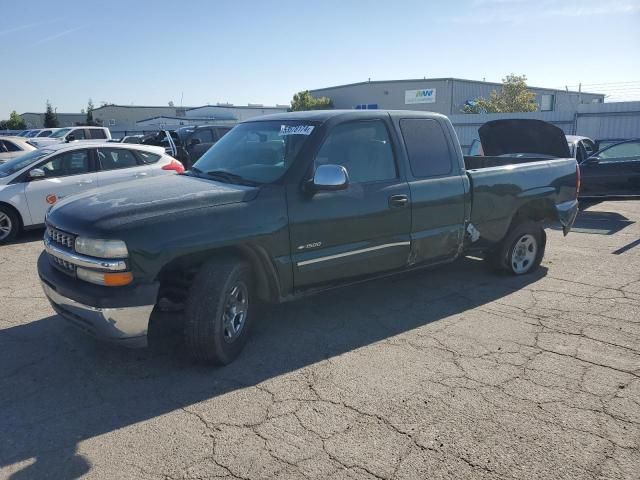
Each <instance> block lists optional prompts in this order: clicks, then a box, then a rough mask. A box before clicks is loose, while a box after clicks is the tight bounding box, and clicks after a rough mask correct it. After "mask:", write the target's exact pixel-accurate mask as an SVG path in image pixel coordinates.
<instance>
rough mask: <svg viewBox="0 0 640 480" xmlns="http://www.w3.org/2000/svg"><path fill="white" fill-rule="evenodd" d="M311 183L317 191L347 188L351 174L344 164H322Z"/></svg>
mask: <svg viewBox="0 0 640 480" xmlns="http://www.w3.org/2000/svg"><path fill="white" fill-rule="evenodd" d="M310 183H311V186H312V188H313V190H314V191H316V192H319V191H322V190H325V191H334V190H345V189H346V188H347V187H348V186H349V174H348V173H347V169H346V168H344V167H343V166H342V165H320V166H319V167H318V168H316V171H315V172H314V174H313V180H312V181H311V182H310Z"/></svg>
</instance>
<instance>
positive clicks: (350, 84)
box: [309, 77, 604, 96]
mask: <svg viewBox="0 0 640 480" xmlns="http://www.w3.org/2000/svg"><path fill="white" fill-rule="evenodd" d="M444 81H451V82H465V83H477V84H481V85H495V86H497V87H501V86H503V84H502V83H497V82H483V81H482V80H468V79H466V78H455V77H445V78H410V79H403V80H368V81H366V82H355V83H346V84H344V85H336V86H333V87H323V88H314V89H310V90H309V91H310V92H322V91H324V90H333V89H335V88H344V87H355V86H359V85H375V84H382V83H411V82H412V83H415V82H444ZM527 88H529V89H534V90H545V91H549V92H566V93H582V94H583V95H603V96H604V93H592V92H576V91H574V90H565V89H562V88H546V87H534V86H532V85H527Z"/></svg>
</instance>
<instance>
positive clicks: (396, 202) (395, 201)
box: [389, 195, 409, 208]
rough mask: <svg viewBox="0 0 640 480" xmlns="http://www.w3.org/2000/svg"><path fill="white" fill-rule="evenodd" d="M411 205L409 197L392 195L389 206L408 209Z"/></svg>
mask: <svg viewBox="0 0 640 480" xmlns="http://www.w3.org/2000/svg"><path fill="white" fill-rule="evenodd" d="M407 205H409V197H408V196H407V195H391V196H390V197H389V206H390V207H391V208H399V207H406V206H407Z"/></svg>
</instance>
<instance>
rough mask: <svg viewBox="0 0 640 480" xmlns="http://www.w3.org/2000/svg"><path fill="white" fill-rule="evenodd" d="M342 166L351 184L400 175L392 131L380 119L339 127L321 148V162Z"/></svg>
mask: <svg viewBox="0 0 640 480" xmlns="http://www.w3.org/2000/svg"><path fill="white" fill-rule="evenodd" d="M328 164H332V165H342V166H343V167H344V168H346V170H347V172H348V174H349V180H350V181H351V182H352V183H367V182H377V181H382V180H391V179H394V178H397V176H398V172H397V170H396V163H395V159H394V156H393V149H392V148H391V141H390V140H389V132H388V131H387V127H386V126H385V124H384V122H383V121H381V120H363V121H357V122H348V123H343V124H341V125H338V126H336V127H335V128H334V129H333V130H331V132H330V133H329V135H328V136H327V138H326V139H325V141H324V143H323V144H322V147H320V150H319V151H318V154H317V155H316V159H315V165H316V167H317V166H319V165H328Z"/></svg>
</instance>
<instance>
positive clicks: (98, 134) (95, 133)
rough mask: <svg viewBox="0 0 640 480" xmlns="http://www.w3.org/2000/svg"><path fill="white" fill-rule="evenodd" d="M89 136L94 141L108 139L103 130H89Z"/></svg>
mask: <svg viewBox="0 0 640 480" xmlns="http://www.w3.org/2000/svg"><path fill="white" fill-rule="evenodd" d="M89 135H90V136H91V138H93V139H102V138H107V135H106V134H105V133H104V130H102V129H101V128H91V129H89Z"/></svg>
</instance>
